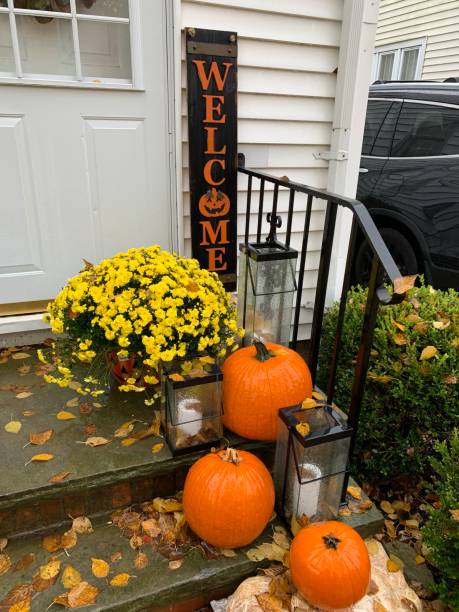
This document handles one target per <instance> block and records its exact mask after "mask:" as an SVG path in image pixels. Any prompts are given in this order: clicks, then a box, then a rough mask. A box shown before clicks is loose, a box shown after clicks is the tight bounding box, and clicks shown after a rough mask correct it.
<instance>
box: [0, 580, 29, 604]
mask: <svg viewBox="0 0 459 612" xmlns="http://www.w3.org/2000/svg"><path fill="white" fill-rule="evenodd" d="M32 592H33V587H32V584H31V583H30V582H23V583H21V584H16V585H15V586H14V587H13V588H12V589H10V590H9V591H8V593H7V594H6V595H5V597H4V598H3V599H2V600H1V601H0V610H3V609H4V607H6V606H14V605H15V604H20V603H21V602H23V601H28V600H29V599H30V598H31V596H32Z"/></svg>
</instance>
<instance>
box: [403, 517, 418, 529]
mask: <svg viewBox="0 0 459 612" xmlns="http://www.w3.org/2000/svg"><path fill="white" fill-rule="evenodd" d="M405 527H408V529H419V521H418V520H416V519H408V520H406V521H405Z"/></svg>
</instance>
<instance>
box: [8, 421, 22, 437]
mask: <svg viewBox="0 0 459 612" xmlns="http://www.w3.org/2000/svg"><path fill="white" fill-rule="evenodd" d="M21 427H22V423H21V421H10V422H9V423H7V424H6V425H5V431H7V432H8V433H14V434H17V433H19V431H20V429H21Z"/></svg>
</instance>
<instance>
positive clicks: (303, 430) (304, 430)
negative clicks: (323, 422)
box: [295, 423, 311, 438]
mask: <svg viewBox="0 0 459 612" xmlns="http://www.w3.org/2000/svg"><path fill="white" fill-rule="evenodd" d="M295 429H296V430H297V432H298V433H299V434H300V436H302V437H303V438H305V437H306V436H308V435H309V432H310V431H311V428H310V427H309V425H308V423H298V424H297V425H295Z"/></svg>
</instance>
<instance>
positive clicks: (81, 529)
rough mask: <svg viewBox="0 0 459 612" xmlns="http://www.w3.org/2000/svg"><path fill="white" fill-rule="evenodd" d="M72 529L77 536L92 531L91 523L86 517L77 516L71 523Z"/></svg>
mask: <svg viewBox="0 0 459 612" xmlns="http://www.w3.org/2000/svg"><path fill="white" fill-rule="evenodd" d="M72 529H73V531H75V533H78V534H83V533H92V532H93V531H94V529H93V528H92V523H91V521H90V519H88V517H87V516H77V517H76V518H74V519H73V522H72Z"/></svg>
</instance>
